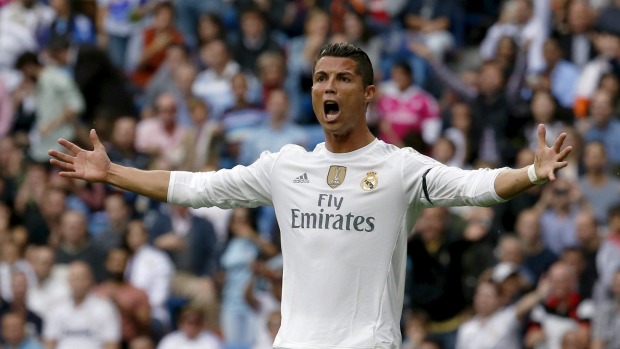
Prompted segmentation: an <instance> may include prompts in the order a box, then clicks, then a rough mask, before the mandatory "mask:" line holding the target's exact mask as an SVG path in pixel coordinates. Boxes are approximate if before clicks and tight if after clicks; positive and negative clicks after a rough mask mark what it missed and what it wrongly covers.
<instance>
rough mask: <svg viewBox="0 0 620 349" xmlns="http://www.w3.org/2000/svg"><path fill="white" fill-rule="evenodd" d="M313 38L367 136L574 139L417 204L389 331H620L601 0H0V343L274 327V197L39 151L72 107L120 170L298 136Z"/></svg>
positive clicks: (278, 270)
mask: <svg viewBox="0 0 620 349" xmlns="http://www.w3.org/2000/svg"><path fill="white" fill-rule="evenodd" d="M330 42H350V43H353V44H355V45H357V46H359V47H361V48H363V49H364V50H365V52H367V53H368V55H369V57H370V59H371V61H372V64H373V66H374V70H375V84H376V86H377V87H378V96H377V98H375V100H374V102H373V103H372V104H371V105H369V107H368V111H367V120H368V122H369V124H370V125H371V127H372V130H373V132H374V133H375V134H376V136H377V137H378V138H380V139H382V140H384V141H386V142H389V143H393V144H395V145H397V146H410V147H413V148H415V149H416V150H418V151H419V152H421V153H423V154H427V155H429V156H432V157H434V158H435V159H437V160H439V161H441V162H443V163H445V164H446V165H449V166H457V167H461V168H465V169H468V168H481V167H490V168H497V167H503V166H511V167H524V166H527V165H529V164H531V163H533V160H534V152H535V151H536V147H537V133H536V132H537V131H536V130H537V125H538V124H540V123H544V124H545V125H546V128H547V140H548V141H549V142H552V141H553V140H554V139H555V138H556V137H557V136H558V135H559V134H560V133H562V132H566V133H567V135H568V137H567V141H566V143H568V144H570V145H571V146H572V147H573V151H572V153H571V155H570V157H569V159H568V166H567V168H565V169H563V170H562V171H561V172H560V173H559V178H558V179H557V180H556V181H554V182H552V183H549V184H546V185H544V186H539V187H535V188H532V189H531V190H529V191H528V192H526V193H524V194H523V195H521V196H519V197H517V198H515V199H513V200H511V201H509V202H506V203H504V204H502V205H499V206H496V207H493V208H453V209H452V208H451V209H445V208H432V209H427V210H425V211H424V212H423V213H422V216H421V217H420V219H419V220H418V222H417V224H416V226H415V229H414V234H412V237H411V238H410V240H409V245H408V264H407V285H406V291H405V308H404V311H403V319H402V331H403V340H404V343H403V348H407V349H455V348H456V349H469V348H471V349H485V348H510V349H511V348H532V349H560V348H561V349H569V348H570V349H618V348H620V1H618V0H504V1H497V0H496V1H492V0H481V1H464V0H331V1H328V0H208V1H195V0H176V1H173V2H168V1H160V0H96V1H94V0H81V1H77V0H0V339H1V343H2V347H3V348H11V349H13V348H21V349H38V348H43V347H45V348H48V349H52V348H59V349H67V348H69V349H72V348H80V349H81V348H106V349H112V348H128V349H154V348H157V349H169V348H175V349H185V348H188V349H190V348H203V349H212V348H227V349H233V348H235V349H250V348H255V349H262V348H271V345H272V342H273V338H274V336H275V334H276V333H277V331H278V328H279V325H280V321H281V318H280V313H279V302H280V298H281V284H282V256H281V254H280V244H279V231H278V227H277V221H276V217H275V214H274V211H273V209H272V208H270V207H265V208H257V209H235V210H222V209H218V208H201V209H190V208H185V207H176V206H171V205H167V204H165V203H160V202H153V201H151V200H148V199H146V198H144V197H141V196H137V195H135V194H132V193H129V192H124V191H120V190H118V189H115V188H113V187H109V186H106V185H104V184H101V183H85V182H82V181H74V180H71V179H68V178H66V177H61V176H60V175H59V174H58V172H59V171H58V169H56V168H53V167H52V166H50V165H49V157H48V155H47V152H48V150H49V149H60V146H59V145H58V144H57V140H58V138H65V139H69V140H72V141H74V142H76V143H77V144H79V145H82V146H84V147H86V148H88V147H89V146H90V144H91V143H90V139H89V130H90V129H96V131H97V133H98V135H99V137H100V138H101V139H102V140H103V142H104V144H105V146H106V149H107V151H108V153H109V156H110V158H111V160H112V161H113V162H116V163H119V164H122V165H126V166H133V167H137V168H141V169H166V170H184V171H211V170H217V169H218V168H230V167H232V166H235V165H237V164H242V165H248V164H251V163H252V162H253V161H254V160H255V159H256V158H257V157H258V156H259V155H260V153H261V152H263V151H265V150H267V151H278V150H279V149H280V148H281V147H282V146H283V145H285V144H288V143H295V144H299V145H302V146H304V147H306V148H307V149H309V150H311V149H313V147H314V146H315V145H316V144H317V143H320V142H322V137H323V134H322V131H321V128H320V126H319V125H318V123H317V121H316V120H315V118H314V114H313V111H312V105H311V99H310V89H311V85H312V67H313V63H314V57H315V55H316V54H317V52H318V50H319V49H320V47H321V46H322V45H324V44H326V43H330ZM352 248H355V247H354V246H352ZM343 326H346V324H343Z"/></svg>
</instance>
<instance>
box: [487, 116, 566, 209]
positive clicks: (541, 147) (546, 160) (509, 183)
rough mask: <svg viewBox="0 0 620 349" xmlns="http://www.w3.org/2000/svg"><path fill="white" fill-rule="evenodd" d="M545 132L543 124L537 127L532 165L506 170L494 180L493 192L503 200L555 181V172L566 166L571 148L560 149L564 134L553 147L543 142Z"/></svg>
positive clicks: (564, 137)
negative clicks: (536, 145)
mask: <svg viewBox="0 0 620 349" xmlns="http://www.w3.org/2000/svg"><path fill="white" fill-rule="evenodd" d="M545 135H546V130H545V126H544V125H543V124H540V125H538V148H537V149H536V153H535V157H534V164H532V165H530V166H527V167H524V168H520V169H506V170H504V171H502V172H500V173H499V174H498V175H497V177H496V178H495V183H494V184H495V192H496V193H497V195H498V196H499V197H500V198H502V199H505V200H508V199H511V198H513V197H515V196H517V195H519V194H521V193H522V192H524V191H526V190H528V189H529V188H531V187H533V186H535V185H537V184H543V183H545V182H547V181H549V180H551V181H554V180H555V171H557V170H559V169H562V168H564V167H566V165H568V162H567V161H566V157H567V156H568V154H569V153H570V152H571V150H572V147H571V146H568V147H566V148H564V149H562V145H563V144H564V140H565V139H566V133H562V134H561V135H560V136H558V138H557V139H556V141H555V144H553V146H551V147H548V146H547V144H546V142H545Z"/></svg>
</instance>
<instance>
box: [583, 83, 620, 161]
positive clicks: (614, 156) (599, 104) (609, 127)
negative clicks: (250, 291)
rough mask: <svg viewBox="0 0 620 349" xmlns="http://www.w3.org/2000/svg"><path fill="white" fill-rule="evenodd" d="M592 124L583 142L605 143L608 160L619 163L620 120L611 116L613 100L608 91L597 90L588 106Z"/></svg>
mask: <svg viewBox="0 0 620 349" xmlns="http://www.w3.org/2000/svg"><path fill="white" fill-rule="evenodd" d="M590 114H591V116H590V119H591V121H592V124H591V126H590V128H589V129H588V131H587V132H586V134H585V135H584V137H583V140H584V142H585V143H589V142H593V141H599V142H602V143H603V144H605V150H606V151H607V155H608V158H609V162H610V163H611V164H612V166H613V167H614V168H616V167H617V166H619V165H620V136H618V135H620V120H618V119H617V118H614V117H613V100H612V97H611V95H610V94H609V92H607V91H604V90H599V91H597V92H596V93H595V94H594V96H593V97H592V107H591V108H590Z"/></svg>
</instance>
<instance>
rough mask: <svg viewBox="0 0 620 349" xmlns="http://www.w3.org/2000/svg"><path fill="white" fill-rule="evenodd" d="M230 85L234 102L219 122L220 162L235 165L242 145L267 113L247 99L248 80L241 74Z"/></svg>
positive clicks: (233, 78) (236, 75)
mask: <svg viewBox="0 0 620 349" xmlns="http://www.w3.org/2000/svg"><path fill="white" fill-rule="evenodd" d="M230 83H231V85H232V92H233V94H234V98H235V102H234V104H233V105H232V106H231V107H230V108H228V109H226V111H224V114H223V115H222V118H221V122H220V123H221V125H222V131H223V133H224V134H223V136H224V139H223V141H224V144H223V149H222V161H224V164H226V162H230V163H232V164H237V163H239V156H240V155H241V147H242V145H243V143H244V142H245V141H246V140H247V139H248V138H249V137H251V135H252V133H253V132H254V130H255V129H256V127H258V126H259V125H260V124H262V123H263V122H265V120H267V113H266V112H265V110H264V108H263V107H262V106H261V105H259V104H256V103H252V102H251V101H250V99H249V98H248V97H249V96H248V79H247V77H246V76H245V75H244V74H243V73H237V74H235V75H234V76H233V77H232V78H231V81H230Z"/></svg>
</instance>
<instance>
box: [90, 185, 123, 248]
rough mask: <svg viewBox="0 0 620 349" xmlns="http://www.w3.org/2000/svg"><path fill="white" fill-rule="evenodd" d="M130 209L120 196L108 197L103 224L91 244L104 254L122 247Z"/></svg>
mask: <svg viewBox="0 0 620 349" xmlns="http://www.w3.org/2000/svg"><path fill="white" fill-rule="evenodd" d="M131 213H132V212H131V209H130V207H129V206H128V205H127V202H126V201H125V199H124V198H123V197H122V196H121V195H120V194H116V195H109V196H107V197H106V199H105V224H104V226H103V228H102V229H101V231H99V232H98V233H97V234H96V235H95V236H94V237H93V243H94V244H95V245H97V246H99V247H100V248H101V249H102V250H103V251H105V252H106V253H107V252H108V251H109V250H111V249H112V248H116V247H121V246H123V243H124V239H125V234H126V233H127V226H128V224H129V220H130V219H131Z"/></svg>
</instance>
